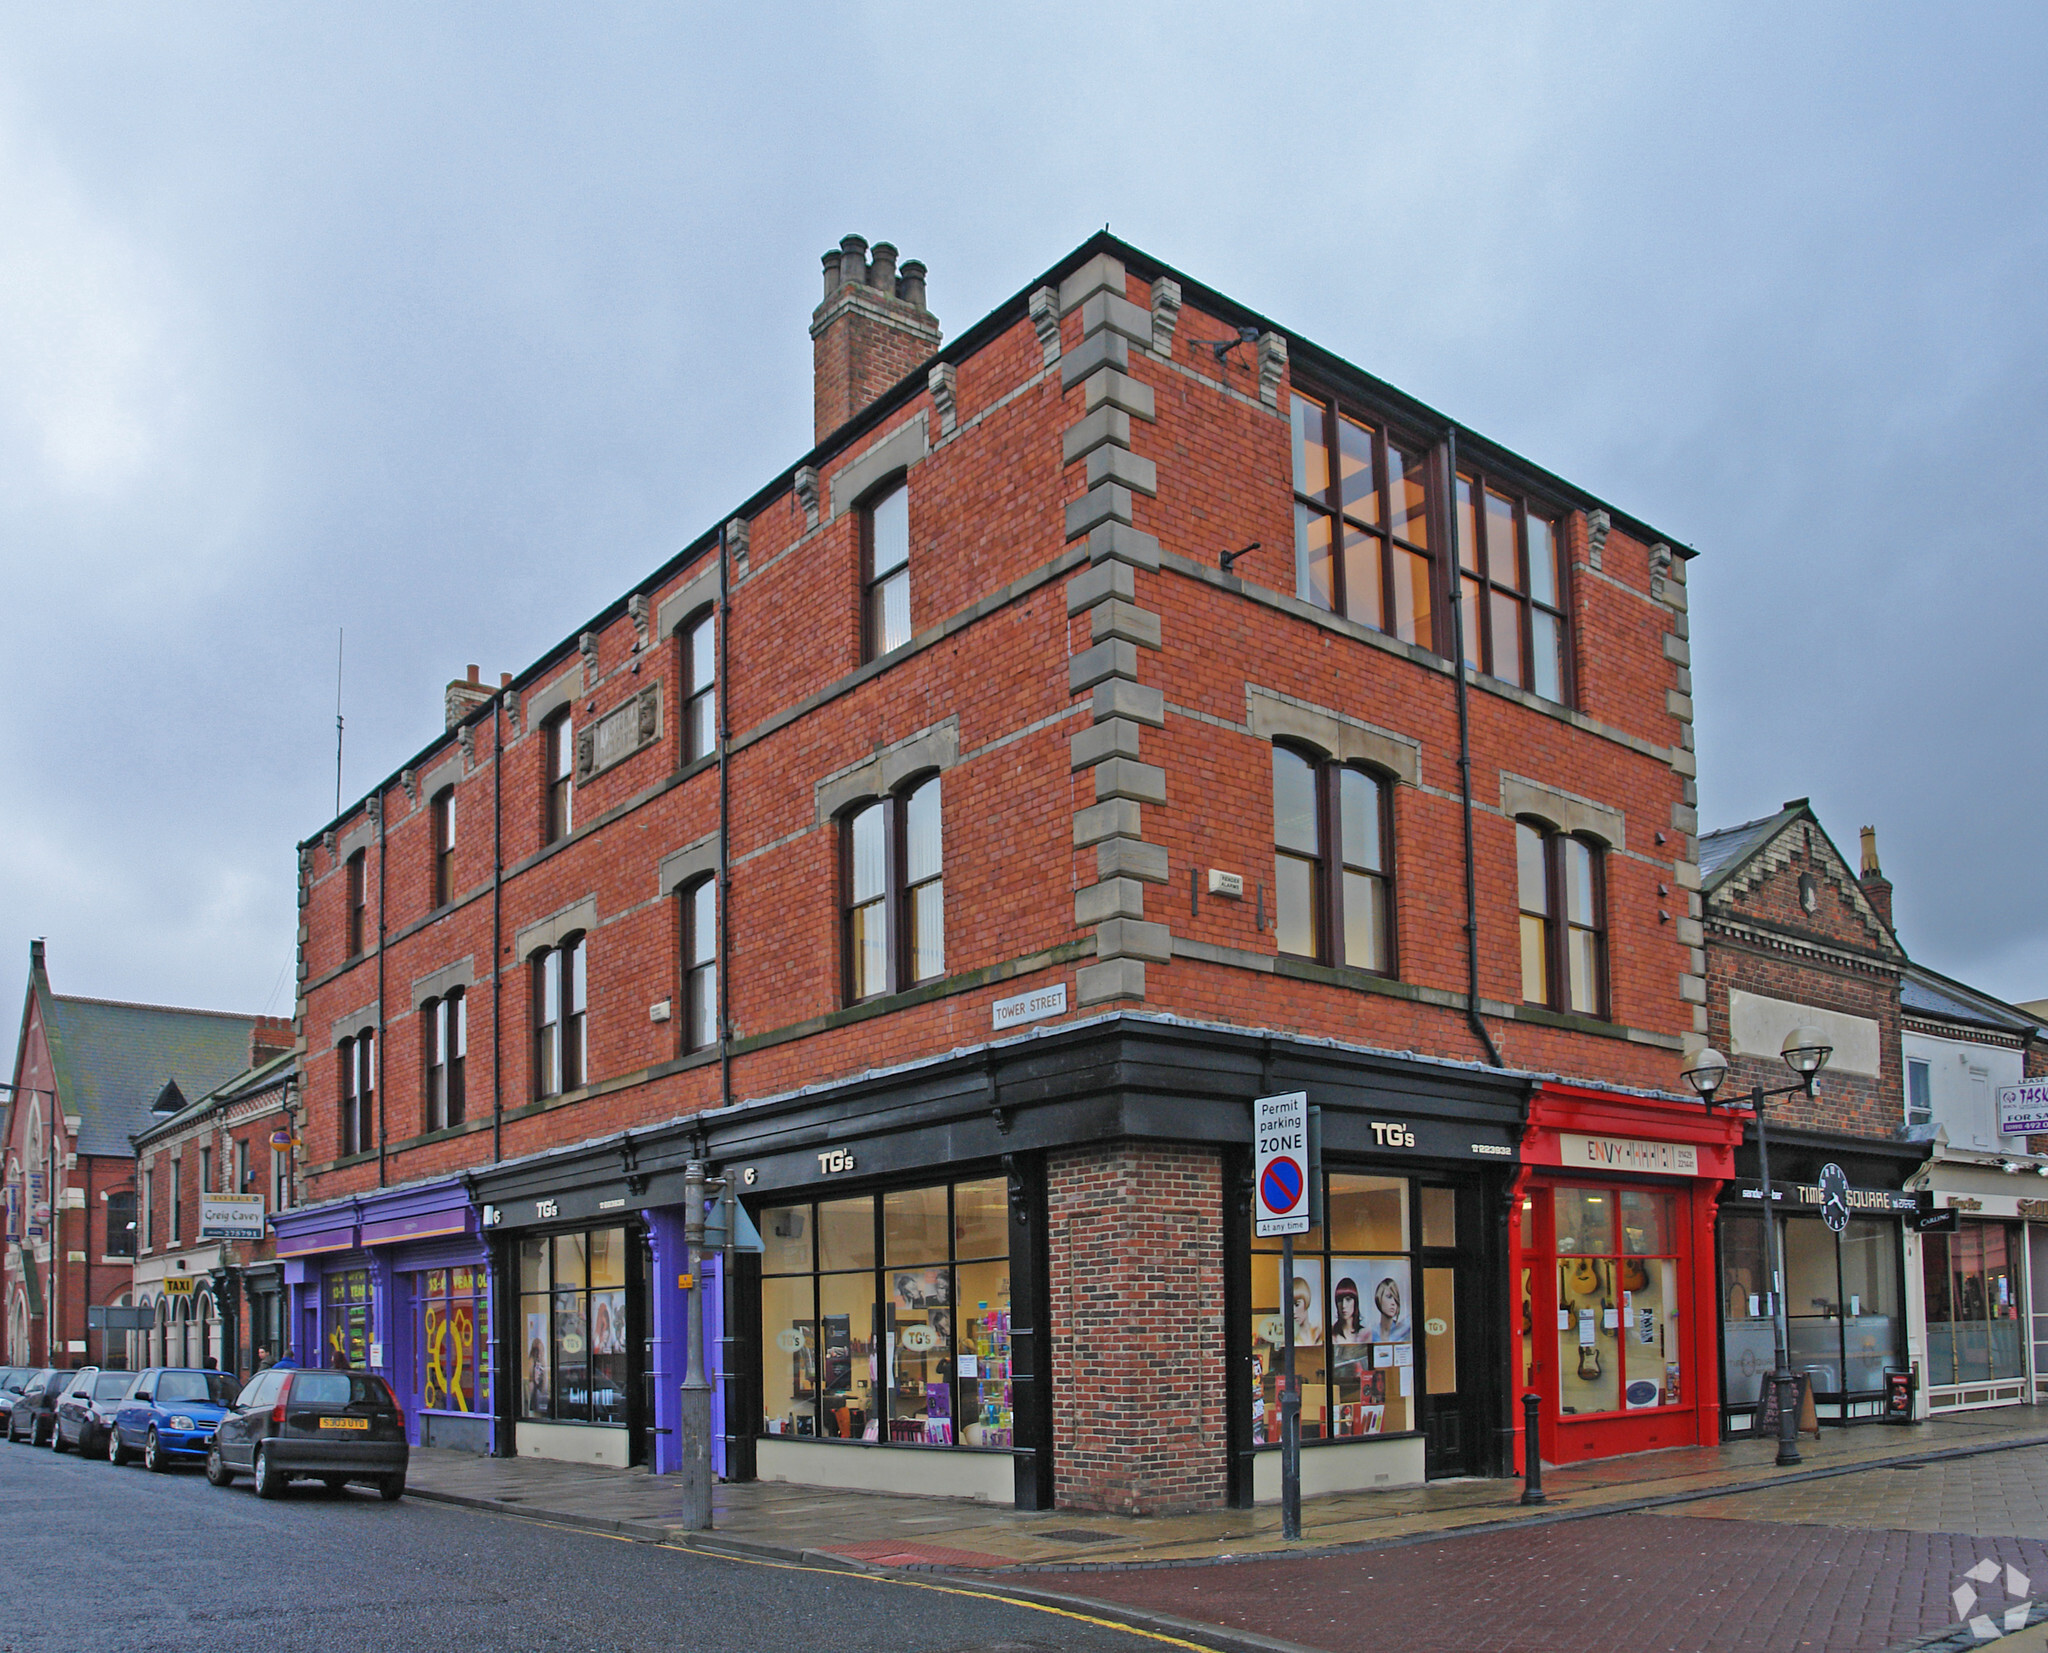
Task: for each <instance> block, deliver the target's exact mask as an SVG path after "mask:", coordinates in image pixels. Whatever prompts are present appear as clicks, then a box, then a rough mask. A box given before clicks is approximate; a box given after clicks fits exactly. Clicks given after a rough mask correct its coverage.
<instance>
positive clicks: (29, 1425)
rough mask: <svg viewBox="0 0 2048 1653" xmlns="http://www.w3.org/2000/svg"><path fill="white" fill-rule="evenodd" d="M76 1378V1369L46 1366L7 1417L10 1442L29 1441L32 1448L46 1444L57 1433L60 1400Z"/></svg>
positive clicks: (29, 1384)
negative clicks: (58, 1402)
mask: <svg viewBox="0 0 2048 1653" xmlns="http://www.w3.org/2000/svg"><path fill="white" fill-rule="evenodd" d="M76 1376H78V1372H77V1370H76V1369H75V1368H73V1367H69V1366H65V1367H55V1366H45V1367H44V1368H43V1369H42V1370H41V1371H40V1372H38V1373H36V1375H35V1376H34V1377H32V1378H30V1379H29V1380H28V1384H27V1386H26V1387H25V1388H24V1389H23V1390H22V1391H21V1399H20V1400H18V1401H16V1402H15V1403H14V1409H13V1410H12V1411H10V1412H9V1413H8V1414H7V1438H8V1439H9V1440H10V1441H27V1442H28V1444H29V1445H30V1446H42V1445H43V1444H45V1443H46V1442H47V1441H48V1440H49V1439H50V1438H51V1436H52V1435H53V1434H54V1433H55V1431H56V1425H57V1397H58V1396H59V1395H61V1394H63V1393H64V1391H65V1390H66V1389H67V1388H68V1387H70V1384H71V1380H72V1379H73V1378H75V1377H76Z"/></svg>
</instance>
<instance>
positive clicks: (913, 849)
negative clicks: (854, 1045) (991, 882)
mask: <svg viewBox="0 0 2048 1653" xmlns="http://www.w3.org/2000/svg"><path fill="white" fill-rule="evenodd" d="M840 839H841V850H840V932H841V940H840V947H841V952H842V955H843V958H844V966H843V968H844V972H845V989H844V991H845V994H846V999H847V1002H848V1003H849V1004H857V1003H859V1002H860V1001H861V1000H863V999H872V998H878V997H880V996H881V995H882V994H884V993H895V992H901V991H903V990H904V989H906V988H910V987H915V986H916V985H918V984H919V983H920V982H927V981H936V980H937V979H938V978H939V977H941V976H943V975H944V974H945V973H946V880H945V826H944V818H943V811H942V807H941V793H940V780H939V777H938V776H937V775H932V776H930V777H928V778H927V779H926V780H924V781H922V782H920V783H919V784H918V785H916V786H914V787H911V788H910V789H908V790H907V791H904V792H901V793H897V794H894V795H892V796H890V797H887V798H877V799H876V800H874V802H872V803H868V804H863V805H861V806H860V807H859V808H858V809H856V810H854V811H853V812H852V813H851V814H849V815H847V816H846V817H844V819H843V820H842V822H841V827H840Z"/></svg>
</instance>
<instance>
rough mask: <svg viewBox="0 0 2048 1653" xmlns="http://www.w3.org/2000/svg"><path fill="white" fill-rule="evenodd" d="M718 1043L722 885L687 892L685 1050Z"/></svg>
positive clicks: (708, 883)
mask: <svg viewBox="0 0 2048 1653" xmlns="http://www.w3.org/2000/svg"><path fill="white" fill-rule="evenodd" d="M717 1043H718V881H717V880H716V879H715V878H700V879H699V880H698V881H697V882H696V883H694V884H692V885H691V886H690V887H689V888H688V889H687V890H685V891H684V892H683V1048H684V1049H685V1050H702V1049H704V1048H705V1047H706V1046H707V1045H715V1044H717Z"/></svg>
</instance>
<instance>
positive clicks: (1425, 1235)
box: [1416, 1184, 1481, 1480]
mask: <svg viewBox="0 0 2048 1653" xmlns="http://www.w3.org/2000/svg"><path fill="white" fill-rule="evenodd" d="M1416 1203H1417V1205H1418V1207H1419V1208H1420V1209H1419V1213H1418V1215H1419V1218H1420V1226H1421V1229H1422V1302H1421V1304H1420V1305H1419V1308H1420V1321H1421V1323H1420V1325H1419V1326H1418V1327H1417V1328H1416V1329H1417V1331H1418V1332H1419V1333H1420V1335H1419V1336H1418V1337H1417V1339H1416V1341H1417V1342H1418V1343H1419V1344H1420V1345H1421V1355H1422V1430H1423V1473H1424V1474H1426V1475H1427V1476H1429V1477H1430V1478H1431V1479H1432V1480H1434V1479H1438V1478H1440V1477H1443V1476H1447V1475H1470V1474H1472V1473H1473V1472H1474V1470H1475V1468H1476V1465H1475V1462H1474V1454H1475V1453H1476V1451H1477V1449H1478V1444H1479V1436H1480V1428H1481V1424H1480V1419H1479V1417H1478V1413H1477V1408H1476V1401H1477V1391H1478V1389H1479V1388H1480V1385H1478V1384H1476V1383H1474V1384H1464V1383H1461V1382H1460V1381H1459V1377H1460V1373H1459V1349H1460V1348H1461V1347H1462V1348H1466V1349H1472V1348H1475V1347H1476V1345H1475V1343H1474V1342H1473V1338H1474V1337H1475V1336H1476V1333H1475V1331H1474V1329H1473V1328H1472V1327H1471V1326H1470V1325H1469V1324H1468V1321H1469V1320H1470V1311H1469V1309H1468V1308H1467V1307H1466V1305H1468V1304H1472V1303H1476V1302H1477V1300H1478V1293H1477V1292H1476V1291H1463V1290H1460V1289H1459V1287H1460V1285H1461V1281H1460V1279H1459V1276H1460V1275H1461V1274H1462V1273H1463V1272H1464V1271H1465V1270H1466V1269H1467V1268H1469V1267H1470V1264H1469V1262H1468V1261H1467V1257H1466V1254H1465V1253H1463V1252H1461V1251H1460V1250H1459V1248H1458V1236H1459V1227H1460V1224H1459V1210H1458V1206H1459V1200H1458V1190H1457V1189H1455V1188H1435V1187H1430V1186H1428V1185H1427V1184H1425V1185H1424V1186H1423V1187H1421V1188H1420V1189H1418V1190H1417V1201H1416Z"/></svg>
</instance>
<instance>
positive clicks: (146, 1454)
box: [142, 1424, 171, 1475]
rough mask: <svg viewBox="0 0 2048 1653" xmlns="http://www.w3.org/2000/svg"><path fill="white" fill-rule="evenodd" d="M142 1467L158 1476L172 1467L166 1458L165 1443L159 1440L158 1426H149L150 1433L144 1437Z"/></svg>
mask: <svg viewBox="0 0 2048 1653" xmlns="http://www.w3.org/2000/svg"><path fill="white" fill-rule="evenodd" d="M142 1467H143V1468H144V1469H147V1470H150V1471H152V1472H153V1473H155V1474H157V1475H161V1474H163V1472H164V1471H165V1470H167V1469H169V1468H170V1467H171V1465H170V1461H169V1460H168V1459H167V1458H165V1457H164V1443H163V1442H162V1441H160V1440H158V1439H157V1436H156V1425H155V1424H151V1425H150V1426H149V1433H148V1434H147V1435H145V1436H143V1437H142Z"/></svg>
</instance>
